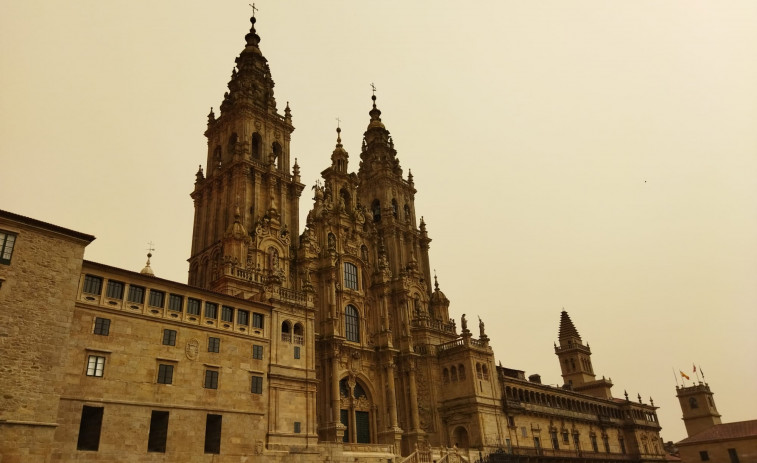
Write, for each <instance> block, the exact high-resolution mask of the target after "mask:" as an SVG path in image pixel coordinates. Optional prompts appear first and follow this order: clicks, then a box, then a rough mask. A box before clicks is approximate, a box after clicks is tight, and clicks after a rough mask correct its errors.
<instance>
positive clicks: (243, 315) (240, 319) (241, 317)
mask: <svg viewBox="0 0 757 463" xmlns="http://www.w3.org/2000/svg"><path fill="white" fill-rule="evenodd" d="M249 324H250V311H249V310H243V309H237V325H243V326H249Z"/></svg>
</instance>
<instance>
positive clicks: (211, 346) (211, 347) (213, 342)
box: [208, 336, 221, 354]
mask: <svg viewBox="0 0 757 463" xmlns="http://www.w3.org/2000/svg"><path fill="white" fill-rule="evenodd" d="M220 351H221V338H214V337H212V336H211V337H209V338H208V352H215V353H216V354H217V353H218V352H220Z"/></svg>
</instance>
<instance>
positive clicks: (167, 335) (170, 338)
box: [163, 330, 176, 346]
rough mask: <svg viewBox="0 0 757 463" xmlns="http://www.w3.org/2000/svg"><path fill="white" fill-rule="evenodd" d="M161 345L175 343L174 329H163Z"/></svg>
mask: <svg viewBox="0 0 757 463" xmlns="http://www.w3.org/2000/svg"><path fill="white" fill-rule="evenodd" d="M163 345H164V346H175V345H176V330H163Z"/></svg>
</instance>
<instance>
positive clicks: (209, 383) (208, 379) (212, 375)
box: [205, 370, 218, 389]
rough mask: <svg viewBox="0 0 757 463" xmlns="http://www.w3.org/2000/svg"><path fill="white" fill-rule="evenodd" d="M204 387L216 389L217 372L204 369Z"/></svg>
mask: <svg viewBox="0 0 757 463" xmlns="http://www.w3.org/2000/svg"><path fill="white" fill-rule="evenodd" d="M205 389H218V372H217V371H215V370H205Z"/></svg>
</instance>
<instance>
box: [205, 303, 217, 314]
mask: <svg viewBox="0 0 757 463" xmlns="http://www.w3.org/2000/svg"><path fill="white" fill-rule="evenodd" d="M205 318H218V304H215V303H213V302H206V303H205Z"/></svg>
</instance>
